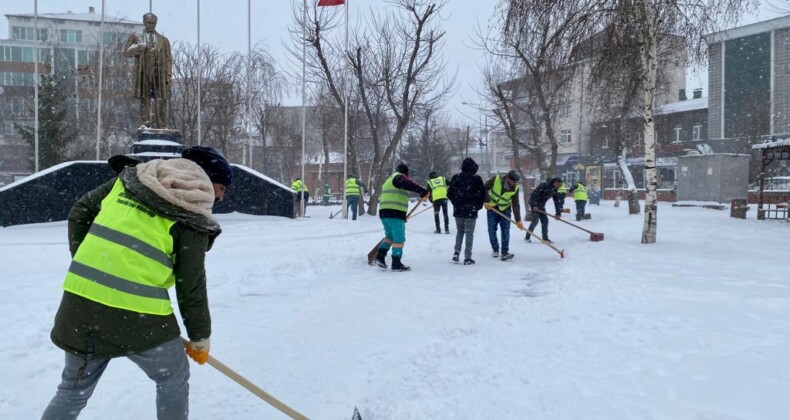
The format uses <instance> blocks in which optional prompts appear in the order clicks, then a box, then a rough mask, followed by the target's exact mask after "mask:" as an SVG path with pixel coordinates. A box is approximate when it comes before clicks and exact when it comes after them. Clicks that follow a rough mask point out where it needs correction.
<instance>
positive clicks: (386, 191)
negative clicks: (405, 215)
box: [379, 172, 409, 212]
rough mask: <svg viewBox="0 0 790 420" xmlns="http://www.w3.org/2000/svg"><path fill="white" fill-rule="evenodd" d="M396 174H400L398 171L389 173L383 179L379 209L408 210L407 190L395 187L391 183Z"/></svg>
mask: <svg viewBox="0 0 790 420" xmlns="http://www.w3.org/2000/svg"><path fill="white" fill-rule="evenodd" d="M398 175H400V173H398V172H395V173H394V174H392V175H390V177H389V178H387V180H386V181H384V185H382V186H381V203H380V205H379V208H380V209H389V210H400V211H404V212H405V211H408V210H409V192H408V191H406V190H402V189H400V188H396V187H395V185H393V183H392V181H393V180H394V179H395V177H396V176H398Z"/></svg>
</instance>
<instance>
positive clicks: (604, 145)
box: [601, 136, 609, 149]
mask: <svg viewBox="0 0 790 420" xmlns="http://www.w3.org/2000/svg"><path fill="white" fill-rule="evenodd" d="M608 148H609V136H606V137H604V138H603V142H601V149H608Z"/></svg>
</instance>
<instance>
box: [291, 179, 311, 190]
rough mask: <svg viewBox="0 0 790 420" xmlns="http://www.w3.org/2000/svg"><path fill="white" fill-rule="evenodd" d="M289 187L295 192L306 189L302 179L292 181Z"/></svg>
mask: <svg viewBox="0 0 790 420" xmlns="http://www.w3.org/2000/svg"><path fill="white" fill-rule="evenodd" d="M291 189H292V190H294V191H296V192H299V191H307V186H305V185H304V182H302V180H300V179H297V180H296V181H294V182H293V184H291Z"/></svg>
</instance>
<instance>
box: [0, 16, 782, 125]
mask: <svg viewBox="0 0 790 420" xmlns="http://www.w3.org/2000/svg"><path fill="white" fill-rule="evenodd" d="M293 1H294V0H253V1H252V43H253V45H254V44H256V43H258V42H263V43H264V44H265V45H267V46H268V48H269V51H270V53H271V55H272V57H273V58H274V59H275V61H277V63H278V64H279V66H280V67H281V68H283V69H285V68H286V67H288V61H289V60H290V58H289V56H288V52H287V51H286V48H285V44H286V43H289V42H290V38H289V33H288V26H289V24H290V22H291V19H292V12H291V10H292V9H291V7H292V3H293ZM496 3H497V1H496V0H449V1H447V5H446V6H445V9H444V12H443V14H442V19H443V21H442V26H443V29H444V30H445V31H446V32H447V35H446V48H445V53H444V55H445V59H446V60H447V63H448V65H447V69H446V71H447V74H448V76H453V75H457V91H456V93H455V96H454V97H453V98H451V99H450V101H449V103H448V105H447V107H446V110H447V112H448V113H449V115H450V117H451V120H452V121H454V122H457V123H460V124H466V123H474V122H475V121H469V119H470V118H472V119H476V118H477V112H476V111H474V110H473V109H471V108H470V107H469V106H465V105H462V104H461V103H462V102H480V99H479V98H478V96H477V93H476V89H477V88H478V86H479V85H480V83H481V77H480V67H481V64H482V63H483V54H482V52H481V51H479V50H476V49H475V48H474V47H473V45H474V38H475V33H476V28H477V27H478V25H479V26H480V27H483V28H484V29H485V28H486V27H487V26H488V24H489V20H490V18H491V16H492V15H493V13H494V7H495V5H496ZM774 3H775V4H781V3H787V1H784V0H774ZM106 5H107V14H108V15H111V16H117V17H123V18H127V19H132V20H136V21H141V20H142V15H143V13H146V12H148V6H149V0H106ZM90 6H93V7H95V8H96V12H97V13H100V12H101V1H100V0H38V10H39V13H64V12H66V11H69V10H71V11H73V12H75V13H84V12H87V11H88V7H90ZM389 7H392V6H391V5H389V4H388V3H387V1H386V0H364V1H363V0H351V1H350V9H349V10H350V12H351V20H352V25H354V24H357V19H358V18H359V16H360V15H361V14H363V13H367V12H368V11H369V10H370V8H378V9H381V8H389ZM0 12H2V13H3V14H7V13H33V0H2V1H0ZM153 12H154V13H156V14H157V15H158V16H159V23H158V26H157V30H158V31H160V32H161V33H163V34H165V35H166V36H167V37H168V38H170V40H171V43H173V42H176V41H183V42H189V43H195V42H196V41H197V1H196V0H153ZM778 16H781V13H780V12H779V11H777V10H776V8H773V7H769V6H762V7H761V8H760V11H759V13H758V14H757V15H755V16H745V17H744V19H743V22H742V23H743V24H746V23H752V22H756V21H759V20H765V19H770V18H774V17H778ZM0 34H1V35H2V37H3V38H6V37H7V36H8V25H7V21H6V20H5V19H2V22H0ZM201 42H203V43H210V44H213V45H215V46H217V47H219V48H220V49H222V50H225V51H231V50H237V51H246V49H247V1H246V0H201ZM705 71H707V70H705V69H703V71H702V72H696V73H697V74H693V73H694V72H692V71H689V77H688V80H687V86H686V87H687V90H688V91H691V90H693V89H694V88H697V87H703V88H704V89H705V96H707V74H705ZM294 82H296V81H294ZM286 103H288V104H290V105H298V104H299V103H300V96H299V95H297V94H291V95H289V96H288V97H287V99H286ZM467 116H468V117H467Z"/></svg>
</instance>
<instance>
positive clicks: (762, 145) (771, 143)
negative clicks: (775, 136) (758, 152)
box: [752, 138, 790, 149]
mask: <svg viewBox="0 0 790 420" xmlns="http://www.w3.org/2000/svg"><path fill="white" fill-rule="evenodd" d="M782 146H790V138H786V139H781V140H774V141H768V142H765V143H760V144H755V145H753V146H752V149H769V148H773V147H782Z"/></svg>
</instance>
